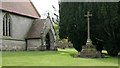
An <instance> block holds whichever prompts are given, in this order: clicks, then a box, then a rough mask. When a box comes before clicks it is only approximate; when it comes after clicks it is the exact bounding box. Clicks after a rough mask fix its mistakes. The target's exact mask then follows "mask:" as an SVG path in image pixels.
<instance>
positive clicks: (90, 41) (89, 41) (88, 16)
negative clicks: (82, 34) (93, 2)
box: [85, 11, 92, 45]
mask: <svg viewBox="0 0 120 68" xmlns="http://www.w3.org/2000/svg"><path fill="white" fill-rule="evenodd" d="M90 16H92V14H90V12H89V11H87V15H85V17H87V29H88V30H87V35H88V36H87V42H86V45H92V40H91V39H90Z"/></svg>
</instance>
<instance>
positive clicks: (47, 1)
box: [31, 0, 59, 18]
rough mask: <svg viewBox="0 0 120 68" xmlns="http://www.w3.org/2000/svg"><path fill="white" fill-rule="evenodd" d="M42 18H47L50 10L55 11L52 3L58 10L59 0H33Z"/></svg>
mask: <svg viewBox="0 0 120 68" xmlns="http://www.w3.org/2000/svg"><path fill="white" fill-rule="evenodd" d="M31 1H32V2H33V4H34V5H35V7H36V9H37V10H38V12H39V13H40V15H41V17H42V18H46V16H47V13H48V12H50V13H51V12H52V13H54V12H55V11H54V9H53V8H52V5H54V6H55V8H56V9H57V10H58V9H59V6H58V0H31Z"/></svg>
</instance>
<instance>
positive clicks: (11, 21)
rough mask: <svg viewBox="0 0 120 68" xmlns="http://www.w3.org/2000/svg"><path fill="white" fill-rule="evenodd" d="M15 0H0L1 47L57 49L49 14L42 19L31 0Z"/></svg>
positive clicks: (5, 48)
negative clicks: (4, 0) (24, 0)
mask: <svg viewBox="0 0 120 68" xmlns="http://www.w3.org/2000/svg"><path fill="white" fill-rule="evenodd" d="M7 1H10V0H7ZM14 1H15V2H0V10H1V11H0V45H1V47H0V49H1V50H10V51H11V50H23V51H24V50H28V51H29V50H56V37H55V32H54V28H53V25H52V20H51V19H50V16H49V14H48V17H47V18H46V19H40V17H41V16H40V15H39V13H38V12H37V10H36V8H35V7H34V5H33V3H32V2H31V1H30V0H26V1H27V2H17V0H14Z"/></svg>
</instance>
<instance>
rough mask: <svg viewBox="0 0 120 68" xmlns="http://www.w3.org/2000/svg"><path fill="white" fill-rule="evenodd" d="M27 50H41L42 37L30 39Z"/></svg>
mask: <svg viewBox="0 0 120 68" xmlns="http://www.w3.org/2000/svg"><path fill="white" fill-rule="evenodd" d="M27 50H28V51H29V50H30V51H31V50H41V39H28V40H27Z"/></svg>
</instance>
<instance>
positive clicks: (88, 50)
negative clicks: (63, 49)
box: [78, 45, 101, 58]
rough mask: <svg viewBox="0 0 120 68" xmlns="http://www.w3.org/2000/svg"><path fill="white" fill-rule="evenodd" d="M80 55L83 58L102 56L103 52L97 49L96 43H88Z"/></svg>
mask: <svg viewBox="0 0 120 68" xmlns="http://www.w3.org/2000/svg"><path fill="white" fill-rule="evenodd" d="M78 56H79V57H83V58H100V57H101V53H100V52H99V51H97V50H96V48H95V46H94V45H86V46H83V47H82V50H81V52H79V53H78Z"/></svg>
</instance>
